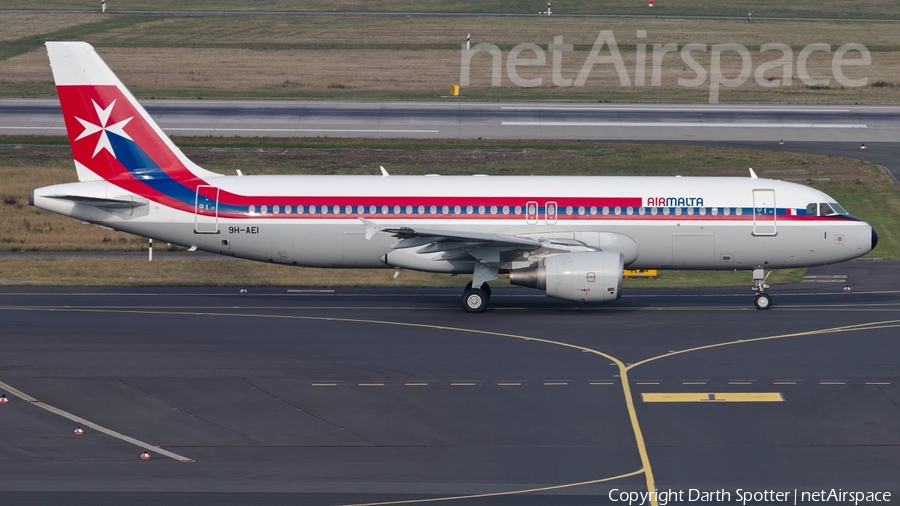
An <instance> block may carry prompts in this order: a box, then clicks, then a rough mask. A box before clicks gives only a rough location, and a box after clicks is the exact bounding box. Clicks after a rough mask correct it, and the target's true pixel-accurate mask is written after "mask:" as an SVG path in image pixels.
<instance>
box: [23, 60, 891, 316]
mask: <svg viewBox="0 0 900 506" xmlns="http://www.w3.org/2000/svg"><path fill="white" fill-rule="evenodd" d="M47 51H48V54H49V56H50V64H51V66H52V68H53V77H54V79H55V80H56V86H57V92H58V94H59V100H60V105H61V107H62V114H63V117H64V119H65V124H66V129H67V132H68V136H69V142H70V143H71V146H72V156H73V158H74V160H75V168H76V172H77V174H78V181H79V182H76V183H67V184H61V185H54V186H48V187H44V188H38V189H35V190H34V191H32V194H31V199H30V200H31V203H32V204H33V205H35V206H37V207H40V208H43V209H47V210H50V211H53V212H57V213H60V214H64V215H66V216H71V217H73V218H76V219H79V220H83V221H88V222H91V223H96V224H98V225H102V226H105V227H110V228H113V229H116V230H122V231H125V232H130V233H133V234H137V235H141V236H145V237H152V238H156V239H161V240H164V241H167V242H171V243H175V244H181V245H184V246H187V247H195V248H197V249H201V250H205V251H211V252H214V253H219V254H222V255H229V256H236V257H241V258H248V259H252V260H259V261H264V262H276V263H284V264H291V265H299V266H312V267H335V268H340V267H355V268H386V267H391V268H406V269H415V270H421V271H428V272H443V273H451V274H471V275H472V283H471V284H470V285H469V286H468V287H467V288H466V290H465V291H464V293H463V298H462V305H463V308H464V309H465V310H466V311H469V312H479V311H483V310H484V309H485V308H486V307H487V304H488V300H489V299H490V293H491V291H490V288H489V286H488V282H489V281H491V280H493V279H497V277H498V276H500V275H508V276H509V278H510V281H511V282H512V283H514V284H519V285H524V286H530V287H533V288H538V289H542V290H546V292H547V294H548V295H550V296H553V297H558V298H561V299H566V300H573V301H608V300H615V299H617V298H619V296H620V294H621V286H622V269H623V268H629V269H728V270H733V269H745V270H749V271H752V272H753V276H752V281H753V284H754V289H755V290H756V292H757V296H756V299H755V304H756V307H758V308H759V309H767V308H768V307H770V304H771V298H770V297H769V295H768V294H767V293H765V288H766V285H765V277H766V271H768V270H771V269H777V268H787V267H805V266H812V265H820V264H826V263H834V262H840V261H844V260H850V259H852V258H856V257H859V256H861V255H864V254H866V253H868V252H869V251H871V250H872V248H874V247H875V244H876V243H877V240H878V237H877V235H876V234H875V231H874V230H872V227H870V226H869V225H868V224H867V223H865V222H863V221H861V220H859V219H858V218H854V217H853V216H851V215H850V214H848V213H847V212H846V211H845V210H844V209H843V208H842V207H841V206H840V205H838V204H837V202H835V200H834V199H832V198H831V197H829V196H828V195H826V194H824V193H822V192H820V191H818V190H815V189H813V188H809V187H806V186H802V185H798V184H794V183H788V182H784V181H776V180H771V179H762V178H757V177H756V175H755V174H753V172H752V171H751V172H750V177H747V178H734V177H724V178H709V177H575V176H572V177H566V176H553V177H541V176H535V177H529V176H525V177H521V176H502V177H497V176H493V177H472V176H440V177H428V176H384V175H372V176H240V175H238V176H223V175H220V174H216V173H213V172H210V171H207V170H205V169H203V168H201V167H198V166H197V165H195V164H194V163H192V162H191V161H190V160H188V159H187V157H186V156H185V155H184V153H182V152H181V150H179V149H178V147H176V146H175V145H174V144H173V143H172V141H171V140H170V139H169V138H168V136H167V135H166V134H165V133H164V132H163V130H162V129H161V128H160V127H159V126H158V125H157V124H156V123H155V122H154V121H153V119H152V118H151V117H150V116H149V115H148V114H147V111H146V110H144V108H143V107H142V106H141V105H140V103H139V102H138V101H137V100H136V99H135V98H134V97H133V96H132V95H131V93H130V92H129V91H128V89H126V88H125V86H124V85H123V84H122V82H121V81H119V79H118V78H117V77H116V76H115V74H113V72H112V71H111V70H110V69H109V67H108V66H107V65H106V64H105V63H104V62H103V60H102V59H101V58H100V57H99V56H98V55H97V53H96V52H95V51H94V49H93V48H92V47H91V46H90V45H88V44H86V43H84V42H48V43H47ZM248 172H249V171H248Z"/></svg>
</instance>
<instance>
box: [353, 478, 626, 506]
mask: <svg viewBox="0 0 900 506" xmlns="http://www.w3.org/2000/svg"><path fill="white" fill-rule="evenodd" d="M643 472H644V470H643V469H638V470H637V471H632V472H630V473H625V474H620V475H617V476H610V477H608V478H599V479H596V480H588V481H579V482H576V483H564V484H562V485H549V486H546V487H536V488H527V489H522V490H510V491H508V492H487V493H484V494H469V495H456V496H448V497H432V498H429V499H404V500H401V501H384V502H366V503H355V504H344V505H342V506H390V505H394V504H417V503H424V502H441V501H459V500H463V499H483V498H486V497H503V496H510V495H521V494H530V493H533V492H547V491H550V490H561V489H564V488H572V487H583V486H585V485H595V484H597V483H603V482H607V481H613V480H621V479H622V478H629V477H631V476H637V475H639V474H641V473H643Z"/></svg>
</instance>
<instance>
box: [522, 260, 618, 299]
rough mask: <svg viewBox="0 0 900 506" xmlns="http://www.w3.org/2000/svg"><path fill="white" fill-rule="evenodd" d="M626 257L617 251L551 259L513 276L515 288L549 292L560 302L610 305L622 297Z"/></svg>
mask: <svg viewBox="0 0 900 506" xmlns="http://www.w3.org/2000/svg"><path fill="white" fill-rule="evenodd" d="M624 267H625V257H624V256H622V254H621V253H618V252H615V251H586V252H579V253H561V254H559V255H553V256H548V257H546V258H544V259H543V260H542V261H540V262H538V263H537V264H535V265H532V266H531V267H528V268H526V269H515V270H513V271H511V272H510V273H509V282H510V283H512V284H514V285H519V286H527V287H530V288H539V289H542V290H547V295H549V296H551V297H556V298H557V299H565V300H577V301H589V300H590V301H609V300H617V299H618V298H619V297H621V296H622V295H621V291H622V269H623V268H624Z"/></svg>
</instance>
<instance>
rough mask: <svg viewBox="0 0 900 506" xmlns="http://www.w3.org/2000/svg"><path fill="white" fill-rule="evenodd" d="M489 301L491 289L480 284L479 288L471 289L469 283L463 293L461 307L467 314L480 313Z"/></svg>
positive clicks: (485, 284) (470, 283)
mask: <svg viewBox="0 0 900 506" xmlns="http://www.w3.org/2000/svg"><path fill="white" fill-rule="evenodd" d="M490 300H491V287H490V286H488V284H487V283H482V284H481V288H472V282H471V281H469V284H467V285H466V289H465V291H463V297H462V307H463V309H465V310H466V312H467V313H482V312H484V310H485V309H487V305H488V301H490Z"/></svg>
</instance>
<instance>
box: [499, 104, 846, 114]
mask: <svg viewBox="0 0 900 506" xmlns="http://www.w3.org/2000/svg"><path fill="white" fill-rule="evenodd" d="M500 109H502V110H506V111H598V112H602V111H658V112H670V111H674V112H696V113H709V112H850V109H828V108H824V107H806V108H804V107H797V108H787V107H783V108H778V107H775V108H772V107H715V108H708V107H702V106H698V107H641V106H635V107H602V106H597V107H584V106H559V105H547V106H541V105H537V106H502V107H500Z"/></svg>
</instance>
